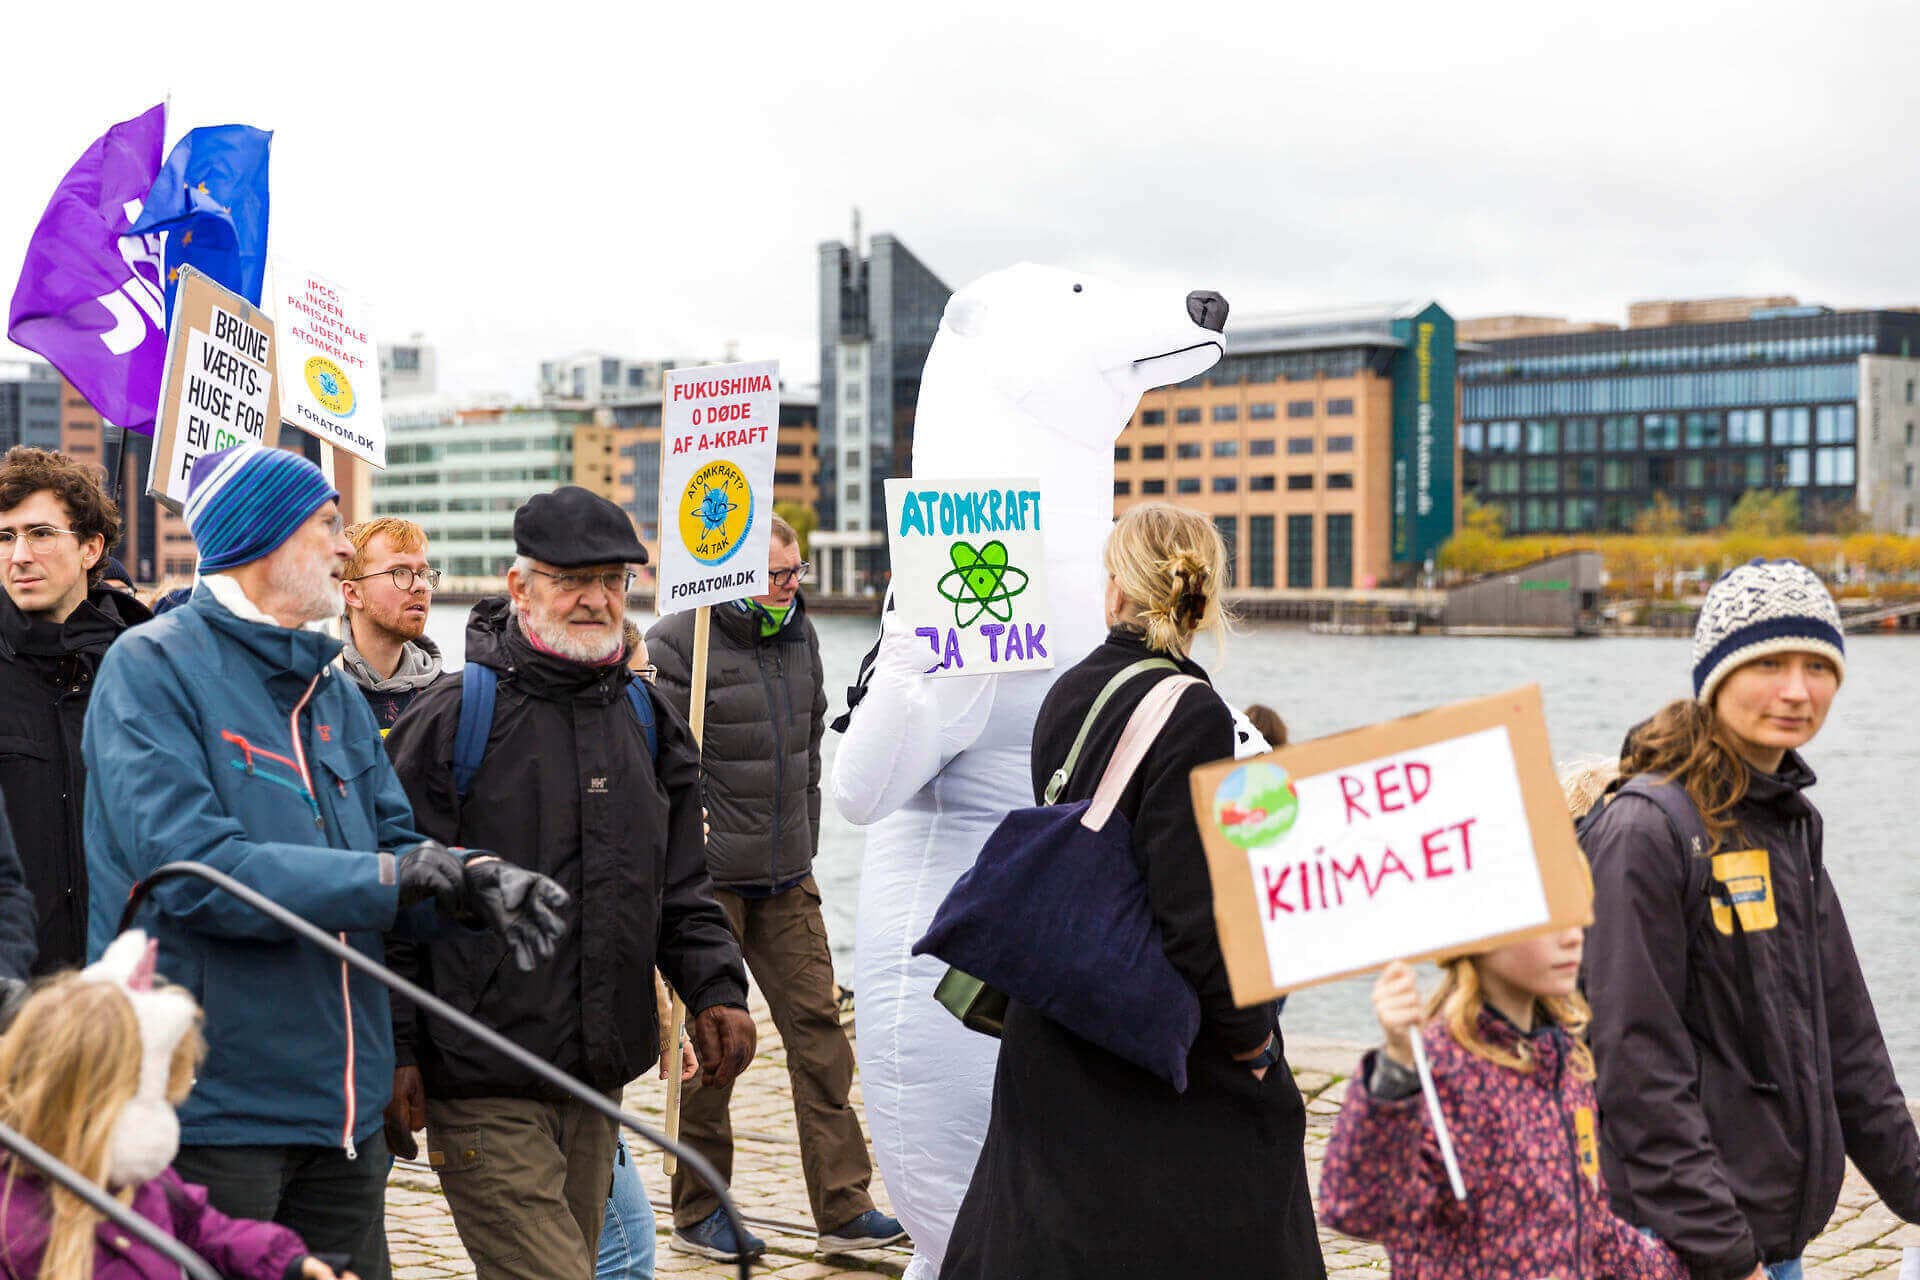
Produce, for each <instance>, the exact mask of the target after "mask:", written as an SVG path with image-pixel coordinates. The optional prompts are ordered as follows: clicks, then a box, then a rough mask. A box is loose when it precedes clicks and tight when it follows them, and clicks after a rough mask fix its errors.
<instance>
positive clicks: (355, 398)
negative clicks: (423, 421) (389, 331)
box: [273, 261, 387, 468]
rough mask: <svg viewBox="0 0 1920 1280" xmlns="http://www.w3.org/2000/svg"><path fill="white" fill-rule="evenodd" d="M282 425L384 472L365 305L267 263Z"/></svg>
mask: <svg viewBox="0 0 1920 1280" xmlns="http://www.w3.org/2000/svg"><path fill="white" fill-rule="evenodd" d="M273 289H274V318H275V320H276V321H277V322H278V324H279V327H280V386H281V388H282V392H281V396H282V409H283V411H284V412H285V414H286V420H287V421H288V422H289V423H291V424H293V425H294V426H296V427H298V428H300V430H302V431H304V432H306V433H307V434H308V435H310V436H314V437H316V438H318V439H321V440H324V441H326V442H327V443H328V444H330V445H332V446H333V447H334V448H336V449H344V450H346V451H347V452H348V453H351V454H353V455H355V456H356V457H360V458H365V459H366V460H367V461H368V462H371V463H372V464H373V465H374V466H376V467H382V468H384V467H385V466H386V465H387V423H386V419H385V418H384V417H383V416H382V414H381V408H380V348H379V345H378V343H377V342H376V341H375V339H374V336H373V320H372V317H371V314H370V308H369V307H368V305H367V303H366V302H365V301H364V300H363V299H362V298H361V297H360V296H359V295H358V294H355V293H352V292H350V291H349V290H346V289H343V288H341V287H340V286H339V285H336V284H333V283H332V282H330V281H328V280H326V279H323V278H322V277H320V276H317V275H315V274H313V273H312V272H311V271H303V270H301V269H300V268H298V267H295V266H292V265H290V264H288V263H285V262H278V261H276V262H275V263H274V264H273Z"/></svg>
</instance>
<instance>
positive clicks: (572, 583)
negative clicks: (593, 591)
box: [533, 569, 640, 596]
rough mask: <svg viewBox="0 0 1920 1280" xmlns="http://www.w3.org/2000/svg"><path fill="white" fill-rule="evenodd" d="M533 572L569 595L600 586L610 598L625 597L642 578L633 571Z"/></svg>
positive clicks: (538, 570)
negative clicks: (635, 582) (550, 581)
mask: <svg viewBox="0 0 1920 1280" xmlns="http://www.w3.org/2000/svg"><path fill="white" fill-rule="evenodd" d="M533 572H535V573H537V574H539V575H540V576H541V577H543V578H552V579H553V585H554V586H556V587H558V588H560V590H562V591H565V592H568V593H572V592H575V591H585V590H586V589H587V588H588V587H592V586H599V587H600V588H601V589H602V590H604V591H605V592H606V593H607V594H608V595H610V596H624V595H625V594H627V592H628V591H631V590H632V589H633V580H634V579H635V578H637V577H639V576H640V575H639V574H637V573H635V572H634V571H633V570H632V569H609V570H608V571H607V572H605V573H549V572H547V570H545V569H535V570H534V571H533Z"/></svg>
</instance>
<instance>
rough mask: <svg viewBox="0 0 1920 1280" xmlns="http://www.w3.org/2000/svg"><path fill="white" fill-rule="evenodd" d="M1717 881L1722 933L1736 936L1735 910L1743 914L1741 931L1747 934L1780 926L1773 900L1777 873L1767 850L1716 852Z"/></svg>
mask: <svg viewBox="0 0 1920 1280" xmlns="http://www.w3.org/2000/svg"><path fill="white" fill-rule="evenodd" d="M1713 878H1714V879H1715V880H1716V881H1718V882H1719V887H1717V888H1716V889H1714V891H1713V927H1714V928H1716V929H1718V930H1719V931H1720V932H1721V934H1723V935H1724V936H1726V937H1732V936H1733V913H1734V912H1735V911H1738V912H1739V913H1740V928H1741V930H1742V931H1744V932H1746V933H1757V932H1760V931H1763V930H1766V929H1771V928H1774V927H1775V926H1777V925H1778V924H1779V923H1780V915H1779V912H1778V910H1777V909H1776V904H1775V902H1774V897H1773V874H1772V871H1771V870H1770V860H1769V858H1768V856H1767V851H1766V850H1765V849H1746V850H1742V851H1740V852H1738V853H1716V854H1715V855H1713Z"/></svg>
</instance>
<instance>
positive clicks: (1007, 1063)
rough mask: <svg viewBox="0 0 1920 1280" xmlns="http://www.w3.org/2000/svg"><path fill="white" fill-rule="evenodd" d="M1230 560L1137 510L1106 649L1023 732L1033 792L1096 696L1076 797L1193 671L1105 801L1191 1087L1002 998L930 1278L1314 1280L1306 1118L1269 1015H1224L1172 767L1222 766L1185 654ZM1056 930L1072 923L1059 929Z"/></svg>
mask: <svg viewBox="0 0 1920 1280" xmlns="http://www.w3.org/2000/svg"><path fill="white" fill-rule="evenodd" d="M1226 558H1227V553H1226V548H1225V546H1224V545H1222V543H1221V541H1220V535H1219V534H1218V533H1216V532H1215V531H1214V527H1213V522H1212V520H1211V519H1210V518H1208V517H1207V516H1205V515H1202V514H1200V513H1199V512H1194V511H1188V510H1184V509H1182V508H1179V507H1172V506H1165V505H1159V504H1155V505H1150V506H1143V507H1136V508H1134V509H1133V510H1131V511H1129V512H1127V513H1126V514H1125V515H1123V516H1121V517H1120V519H1119V520H1118V521H1116V522H1115V523H1114V526H1113V532H1112V534H1111V535H1110V537H1109V538H1108V540H1107V549H1106V555H1105V557H1104V563H1105V567H1106V572H1107V586H1106V619H1105V620H1106V623H1107V625H1108V627H1109V628H1110V629H1109V631H1108V633H1107V638H1106V640H1105V642H1104V643H1102V644H1101V645H1100V646H1099V647H1098V648H1097V649H1095V650H1094V651H1093V653H1092V654H1090V655H1089V656H1088V657H1087V658H1086V659H1085V660H1084V661H1082V662H1080V663H1079V664H1078V665H1077V666H1075V667H1073V668H1072V669H1070V670H1068V671H1065V672H1062V673H1061V675H1060V677H1059V679H1058V680H1057V681H1056V682H1055V683H1054V686H1053V688H1052V690H1051V691H1050V692H1049V693H1048V694H1047V697H1046V701H1045V702H1044V703H1042V704H1041V708H1040V714H1039V717H1038V719H1037V721H1036V722H1035V724H1034V730H1033V755H1032V761H1031V763H1032V782H1033V794H1034V800H1035V803H1045V799H1046V797H1045V792H1046V790H1047V786H1048V783H1049V781H1050V780H1051V779H1052V777H1053V775H1054V773H1055V772H1056V771H1057V770H1059V769H1061V768H1062V766H1063V765H1064V763H1065V761H1066V758H1067V755H1068V753H1069V750H1070V749H1071V747H1072V745H1073V741H1074V739H1075V738H1076V737H1078V736H1079V734H1080V731H1081V726H1082V724H1083V723H1085V722H1086V721H1087V717H1088V713H1089V712H1090V711H1091V710H1092V709H1093V706H1094V703H1095V701H1096V700H1097V699H1098V698H1099V696H1100V694H1101V692H1102V691H1103V690H1104V689H1106V688H1107V686H1108V685H1109V684H1110V683H1111V682H1112V681H1113V680H1114V679H1115V677H1116V676H1119V675H1120V674H1121V673H1123V672H1126V671H1127V670H1128V669H1129V668H1131V667H1133V666H1135V664H1138V663H1140V662H1142V661H1146V660H1154V659H1157V660H1159V665H1158V666H1156V667H1154V668H1150V669H1147V670H1144V671H1140V672H1138V673H1136V674H1134V675H1132V676H1131V677H1129V678H1128V679H1127V680H1126V681H1125V682H1124V683H1121V684H1119V685H1118V686H1117V689H1116V691H1115V692H1114V693H1113V694H1112V696H1111V697H1110V698H1109V700H1108V701H1107V703H1106V704H1105V706H1104V707H1102V708H1101V709H1100V711H1099V713H1098V714H1097V715H1095V716H1094V717H1093V720H1092V722H1091V725H1090V727H1089V730H1088V732H1087V735H1086V742H1085V745H1084V746H1083V747H1082V748H1081V751H1080V755H1079V758H1078V760H1077V762H1076V764H1075V766H1074V769H1073V771H1072V773H1071V774H1070V775H1069V776H1068V777H1067V779H1066V784H1065V787H1064V789H1063V790H1061V791H1060V792H1059V794H1058V796H1057V797H1056V800H1057V802H1058V803H1061V804H1069V803H1073V802H1075V801H1080V800H1087V799H1089V798H1090V797H1091V796H1092V795H1093V792H1094V790H1095V788H1096V787H1097V785H1098V783H1099V780H1100V777H1101V775H1102V774H1103V773H1105V771H1106V767H1107V762H1108V761H1109V759H1110V758H1111V757H1112V756H1113V754H1114V749H1115V747H1116V746H1117V745H1118V743H1119V740H1120V736H1121V732H1122V730H1123V729H1124V728H1125V726H1126V723H1127V721H1128V718H1129V717H1130V716H1131V715H1132V714H1133V711H1134V709H1135V708H1136V707H1137V706H1139V704H1140V702H1141V701H1142V699H1144V698H1145V697H1146V696H1147V693H1148V692H1149V691H1150V690H1151V689H1153V687H1154V686H1155V685H1157V684H1158V683H1159V682H1160V681H1161V680H1164V679H1170V678H1173V677H1174V676H1177V675H1186V676H1192V677H1197V678H1198V679H1199V680H1200V681H1201V682H1202V683H1201V684H1198V685H1193V686H1189V687H1188V688H1186V689H1185V690H1184V691H1182V692H1181V693H1180V695H1179V698H1178V700H1177V701H1176V702H1175V703H1174V707H1173V712H1172V715H1171V717H1170V718H1169V719H1168V720H1167V722H1166V725H1165V727H1164V728H1163V729H1162V730H1161V731H1160V733H1159V735H1158V736H1157V737H1156V738H1154V740H1153V742H1152V745H1150V746H1149V747H1148V748H1147V752H1146V756H1145V759H1144V760H1143V761H1142V763H1141V765H1140V767H1139V768H1138V769H1137V770H1136V771H1135V772H1134V774H1133V777H1132V780H1131V781H1130V782H1129V783H1128V784H1127V787H1126V790H1125V791H1124V792H1122V793H1121V797H1120V801H1119V804H1118V805H1117V806H1116V808H1115V813H1116V814H1118V815H1121V816H1124V817H1125V818H1126V819H1127V820H1128V822H1129V823H1130V824H1131V827H1132V846H1131V848H1132V856H1133V861H1134V863H1135V865H1136V866H1137V867H1138V869H1139V871H1140V874H1141V876H1142V878H1143V879H1144V880H1145V884H1146V896H1147V902H1148V906H1149V908H1150V909H1151V912H1152V915H1153V919H1154V923H1155V925H1156V926H1157V928H1158V932H1159V935H1160V945H1161V947H1162V949H1163V950H1164V951H1165V952H1166V956H1167V959H1168V960H1169V961H1170V962H1171V963H1172V965H1173V967H1174V969H1175V970H1176V971H1178V972H1179V974H1180V975H1181V976H1182V977H1183V978H1185V979H1186V981H1187V982H1188V983H1189V984H1190V985H1191V986H1192V987H1193V989H1194V992H1195V993H1196V994H1197V995H1198V997H1199V1001H1200V1034H1199V1036H1198V1038H1197V1039H1196V1040H1195V1041H1194V1043H1193V1047H1192V1050H1191V1051H1190V1053H1189V1054H1188V1057H1187V1079H1188V1087H1187V1090H1186V1092H1184V1093H1176V1092H1175V1091H1174V1089H1173V1087H1172V1086H1171V1085H1170V1084H1168V1083H1167V1082H1166V1081H1165V1080H1163V1079H1161V1078H1159V1077H1156V1076H1154V1075H1152V1074H1151V1073H1149V1072H1147V1071H1145V1070H1143V1069H1141V1068H1140V1067H1137V1066H1134V1065H1133V1064H1131V1063H1129V1062H1127V1061H1125V1060H1124V1059H1122V1058H1120V1057H1117V1056H1115V1055H1114V1054H1111V1053H1109V1052H1107V1051H1106V1050H1105V1049H1103V1048H1100V1047H1099V1046H1097V1045H1094V1044H1093V1043H1091V1042H1090V1041H1087V1040H1084V1039H1081V1038H1080V1037H1078V1036H1076V1035H1074V1034H1073V1033H1072V1032H1070V1031H1068V1030H1066V1029H1065V1028H1064V1027H1062V1026H1060V1025H1059V1024H1058V1023H1056V1022H1054V1021H1052V1020H1051V1019H1049V1018H1047V1017H1046V1016H1045V1015H1044V1014H1041V1013H1039V1012H1037V1011H1036V1010H1034V1009H1031V1008H1029V1007H1027V1006H1025V1005H1023V1004H1020V1003H1018V1002H1014V1003H1012V1004H1011V1005H1010V1007H1009V1008H1008V1011H1007V1015H1006V1023H1005V1030H1004V1033H1003V1034H1002V1037H1001V1044H1000V1060H999V1065H998V1068H997V1075H996V1078H995V1081H994V1091H993V1112H992V1119H991V1120H990V1122H989V1124H988V1128H987V1138H986V1145H985V1146H984V1147H983V1148H982V1150H981V1152H980V1160H979V1163H978V1164H977V1165H976V1166H975V1169H974V1173H973V1180H972V1183H971V1184H970V1185H969V1187H968V1189H967V1196H966V1200H965V1202H964V1203H963V1204H962V1205H961V1208H960V1217H959V1220H958V1221H957V1222H956V1223H955V1224H954V1232H953V1238H952V1240H951V1242H950V1243H949V1245H948V1250H947V1256H946V1261H945V1265H944V1266H943V1267H942V1269H941V1272H940V1274H941V1276H942V1278H943V1280H976V1278H977V1280H986V1278H987V1277H1006V1276H1046V1277H1048V1278H1049V1280H1073V1278H1075V1277H1089V1278H1091V1277H1107V1276H1115V1275H1128V1276H1185V1275H1195V1276H1198V1275H1235V1276H1286V1277H1288V1278H1289V1280H1313V1278H1317V1277H1323V1276H1324V1275H1325V1274H1326V1270H1325V1266H1324V1264H1323V1263H1322V1261H1321V1257H1320V1244H1319V1238H1318V1236H1317V1234H1316V1233H1315V1230H1314V1222H1313V1206H1312V1204H1311V1202H1310V1200H1309V1198H1308V1195H1309V1193H1308V1185H1307V1171H1306V1156H1305V1150H1304V1142H1305V1136H1306V1110H1305V1107H1304V1105H1303V1103H1302V1101H1301V1098H1300V1091H1299V1089H1298V1088H1296V1087H1295V1085H1294V1081H1293V1073H1292V1072H1291V1071H1289V1070H1288V1068H1287V1063H1286V1059H1285V1058H1284V1057H1283V1056H1282V1054H1281V1044H1280V1036H1279V1030H1278V1026H1277V1023H1276V1020H1275V1016H1274V1009H1273V1006H1272V1004H1262V1005H1259V1006H1257V1007H1255V1008H1251V1009H1241V1008H1237V1007H1235V1005H1234V1002H1233V997H1232V994H1231V992H1230V991H1229V990H1228V987H1227V974H1226V966H1225V963H1224V961H1223V960H1222V958H1221V955H1220V939H1219V935H1218V933H1217V932H1216V931H1215V928H1214V921H1213V890H1212V886H1211V884H1210V882H1209V881H1208V878H1207V862H1206V855H1205V852H1204V851H1203V849H1202V847H1201V843H1200V832H1199V829H1198V828H1197V827H1196V825H1195V823H1194V817H1193V808H1192V800H1191V798H1190V796H1189V792H1188V787H1187V775H1188V774H1189V773H1190V772H1191V771H1192V770H1193V769H1194V768H1195V767H1196V766H1199V765H1202V764H1206V763H1208V762H1210V761H1214V760H1222V759H1231V758H1232V756H1233V754H1234V729H1233V714H1232V712H1230V711H1229V710H1228V709H1227V705H1226V704H1225V703H1224V702H1222V701H1221V700H1220V696H1219V695H1218V694H1217V693H1215V692H1214V691H1213V690H1212V689H1211V688H1210V687H1208V685H1207V684H1206V683H1205V682H1206V680H1207V673H1206V672H1205V671H1204V670H1203V669H1202V668H1201V667H1200V666H1199V664H1197V663H1195V662H1194V661H1193V659H1192V657H1191V656H1190V654H1191V651H1192V647H1193V640H1194V637H1195V636H1196V635H1197V634H1199V633H1200V632H1202V631H1214V632H1216V633H1217V632H1219V631H1221V630H1223V629H1224V627H1225V622H1226V613H1225V609H1224V607H1223V602H1222V600H1221V591H1222V589H1223V588H1224V587H1225V585H1226ZM1063 927H1067V926H1063Z"/></svg>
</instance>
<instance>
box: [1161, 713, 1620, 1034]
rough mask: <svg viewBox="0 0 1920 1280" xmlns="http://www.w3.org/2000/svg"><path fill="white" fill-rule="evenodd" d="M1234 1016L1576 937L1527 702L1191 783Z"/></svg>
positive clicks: (1576, 911) (1574, 848)
mask: <svg viewBox="0 0 1920 1280" xmlns="http://www.w3.org/2000/svg"><path fill="white" fill-rule="evenodd" d="M1192 786H1193V803H1194V812H1195V817H1196V819H1197V821H1198V823H1199V826H1200V832H1201V836H1202V838H1203V839H1204V841H1205V844H1206V849H1207V864H1208V871H1209V873H1210V875H1211V876H1212V880H1213V894H1214V917H1215V920H1216V922H1217V923H1218V925H1219V929H1220V945H1221V949H1222V951H1223V952H1224V953H1225V955H1226V961H1227V976H1228V978H1229V980H1230V982H1231V984H1232V986H1233V998H1234V1000H1235V1002H1236V1003H1238V1004H1240V1005H1242V1006H1245V1005H1251V1004H1255V1003H1258V1002H1259V1001H1261V1000H1268V999H1272V998H1273V997H1274V996H1278V995H1282V994H1285V993H1286V992H1289V991H1296V990H1298V989H1300V988H1301V987H1308V986H1313V985H1315V984H1317V983H1321V982H1329V981H1332V980H1333V979H1336V978H1344V977H1350V976H1352V975H1354V974H1359V973H1366V972H1368V971H1370V970H1373V969H1378V968H1380V967H1381V966H1382V965H1384V964H1386V963H1388V962H1389V961H1392V960H1421V959H1433V958H1438V957H1442V956H1449V955H1458V954H1461V953H1464V952H1473V951H1481V950H1485V949H1487V948H1490V947H1496V946H1501V945H1504V944H1506V943H1508V942H1515V941H1519V940H1520V939H1523V938H1527V937H1531V936H1533V935H1535V934H1540V933H1546V932H1550V931H1552V930H1554V929H1561V928H1566V927H1568V926H1570V925H1586V924H1589V923H1591V922H1592V919H1593V881H1592V879H1591V877H1590V876H1589V875H1588V873H1587V865H1586V861H1585V858H1584V857H1583V856H1582V854H1581V852H1580V846H1579V843H1578V841H1577V840H1576V839H1575V837H1574V833H1573V821H1572V819H1571V818H1570V817H1568V815H1567V808H1566V802H1565V801H1564V800H1563V799H1562V797H1561V791H1560V785H1559V782H1558V780H1557V779H1556V777H1555V774H1554V768H1553V756H1552V753H1551V751H1550V750H1549V748H1548V746H1547V725H1546V718H1545V715H1544V713H1543V711H1542V708H1541V701H1540V689H1539V686H1537V685H1530V686H1528V687H1526V688H1524V689H1517V690H1514V691H1513V692H1511V693H1503V694H1499V695H1497V696H1495V697H1491V698H1482V699H1479V700H1477V701H1473V702H1462V703H1457V704H1455V705H1453V706H1449V707H1442V708H1440V709H1438V710H1435V711H1429V712H1425V713H1424V714H1421V715H1416V716H1411V717H1408V718H1407V719H1404V720H1395V721H1390V722H1388V723H1386V724H1380V725H1374V726H1372V727H1371V728H1366V729H1357V730H1355V731H1353V732H1351V733H1345V734H1340V735H1338V736H1335V737H1331V738H1323V739H1320V740H1319V741H1316V742H1306V743H1301V744H1300V745H1298V746H1293V747H1286V748H1283V749H1281V750H1279V751H1276V752H1272V753H1270V754H1268V755H1264V756H1260V757H1257V758H1255V759H1252V760H1245V761H1237V762H1236V761H1222V762H1220V763H1218V764H1211V765H1207V766H1205V767H1203V768H1200V769H1196V770H1194V771H1193V778H1192Z"/></svg>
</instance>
